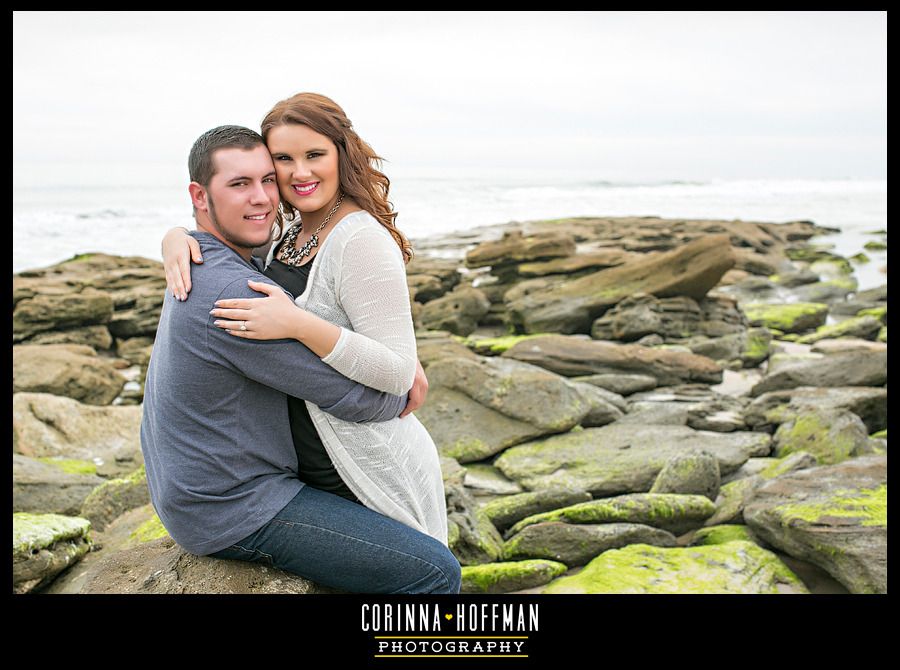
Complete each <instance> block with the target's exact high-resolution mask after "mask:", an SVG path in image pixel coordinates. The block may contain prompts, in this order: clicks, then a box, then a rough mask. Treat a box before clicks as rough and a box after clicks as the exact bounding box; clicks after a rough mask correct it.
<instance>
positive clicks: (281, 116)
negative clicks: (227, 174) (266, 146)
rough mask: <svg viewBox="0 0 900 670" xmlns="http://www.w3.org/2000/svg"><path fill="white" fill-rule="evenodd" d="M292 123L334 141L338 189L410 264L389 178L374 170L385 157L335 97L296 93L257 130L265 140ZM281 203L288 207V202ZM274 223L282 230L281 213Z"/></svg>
mask: <svg viewBox="0 0 900 670" xmlns="http://www.w3.org/2000/svg"><path fill="white" fill-rule="evenodd" d="M292 123H294V124H300V125H304V126H309V127H310V128H312V129H313V130H314V131H315V132H317V133H319V134H320V135H325V136H326V137H327V138H328V139H330V140H331V141H332V142H334V145H335V146H336V147H337V151H338V174H339V175H340V181H341V189H342V190H343V192H344V193H345V194H346V195H348V196H350V197H351V198H353V199H354V200H355V201H356V203H357V204H358V205H359V206H360V207H362V208H363V209H364V210H366V211H367V212H369V213H370V214H371V215H372V216H374V217H375V218H376V219H378V221H379V222H380V223H381V225H382V226H384V227H385V228H387V231H388V232H389V233H390V234H391V237H393V238H394V241H395V242H396V243H397V245H398V246H399V247H400V251H401V252H403V259H404V260H405V261H406V262H407V263H409V261H410V259H411V258H412V255H413V252H412V245H411V244H410V243H409V240H408V239H407V238H406V236H405V235H404V234H403V233H401V232H400V231H399V230H398V229H397V225H396V224H395V223H394V219H395V218H397V212H395V211H394V206H393V204H391V202H390V201H388V190H389V189H390V186H391V180H390V179H388V178H387V175H385V174H384V173H383V172H381V171H380V170H379V169H377V168H379V167H381V165H382V161H383V160H384V159H382V158H381V157H380V156H378V155H377V154H376V153H375V151H374V150H373V149H372V147H370V146H369V145H368V144H367V143H366V142H364V141H363V140H362V139H361V138H360V136H359V135H357V134H356V131H355V130H353V125H352V124H351V123H350V120H349V119H348V118H347V115H346V114H345V113H344V110H343V109H341V108H340V106H339V105H338V104H337V103H336V102H335V101H334V100H332V99H330V98H326V97H325V96H324V95H319V94H318V93H298V94H297V95H294V96H291V97H290V98H287V99H286V100H282V101H281V102H279V103H277V104H276V105H275V106H274V107H273V108H272V109H271V111H270V112H269V113H268V114H266V117H265V118H264V119H263V122H262V128H261V130H260V132H261V134H262V136H263V139H265V140H266V141H267V142H268V139H269V131H270V130H272V128H275V127H276V126H283V125H286V124H292ZM376 166H377V167H376ZM284 204H285V205H286V206H288V207H290V205H289V204H288V203H284ZM277 223H278V225H279V226H281V229H282V231H283V230H284V222H283V221H282V220H281V213H280V212H279V214H278V220H277Z"/></svg>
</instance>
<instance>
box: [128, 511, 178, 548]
mask: <svg viewBox="0 0 900 670" xmlns="http://www.w3.org/2000/svg"><path fill="white" fill-rule="evenodd" d="M168 535H169V531H167V530H166V527H165V526H163V524H162V521H160V519H159V517H158V516H157V515H156V514H154V515H153V516H152V517H151V518H150V519H148V520H147V521H145V522H144V523H142V524H141V525H140V526H138V527H137V528H135V529H134V530H133V531H132V532H131V535H129V539H130V540H133V541H135V542H152V541H153V540H158V539H159V538H161V537H168Z"/></svg>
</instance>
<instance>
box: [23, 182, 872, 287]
mask: <svg viewBox="0 0 900 670" xmlns="http://www.w3.org/2000/svg"><path fill="white" fill-rule="evenodd" d="M390 199H391V201H392V202H393V203H394V207H395V209H396V210H397V211H398V212H399V216H398V218H397V225H398V226H399V227H400V229H401V230H402V231H403V232H404V233H405V234H406V235H407V236H408V237H410V238H411V239H412V240H413V242H415V240H416V239H421V238H425V237H428V236H431V235H436V234H445V233H451V232H454V231H462V230H468V229H471V228H474V227H478V226H484V225H490V224H497V223H506V222H508V221H527V220H535V219H547V218H554V219H555V218H564V217H570V216H662V217H679V218H704V219H743V220H747V221H772V222H785V221H794V220H799V219H803V220H810V221H813V222H815V223H816V224H818V225H821V226H827V227H829V228H838V229H839V230H840V232H839V233H836V234H831V235H827V236H822V237H820V238H816V240H815V241H816V243H818V244H823V245H830V248H831V249H832V250H833V251H834V252H835V253H838V254H841V255H843V256H852V255H854V254H857V253H859V252H861V251H865V253H866V255H867V256H869V258H870V259H871V260H870V262H869V263H864V264H856V263H855V264H854V268H855V273H856V278H857V280H858V281H859V286H860V289H865V288H872V287H874V286H880V285H881V284H884V283H886V281H887V275H886V265H887V254H886V252H884V251H867V250H864V249H863V245H864V244H865V243H866V242H867V241H870V240H885V241H886V235H883V234H872V232H873V231H886V230H887V181H886V180H862V179H846V180H743V181H735V180H710V181H658V182H647V183H641V182H609V181H600V180H591V179H577V178H567V179H563V178H558V179H555V180H553V179H551V180H549V181H548V180H547V179H545V178H542V179H541V180H537V179H535V180H529V179H524V178H515V179H513V178H510V179H506V180H504V179H492V180H487V179H480V180H475V179H438V178H429V179H423V178H398V177H393V178H392V186H391V194H390ZM172 226H185V227H187V228H192V227H193V219H192V218H191V206H190V201H189V199H188V195H187V186H186V185H184V186H178V187H174V186H165V187H160V186H156V187H154V186H149V187H148V186H146V185H141V186H115V187H98V186H92V187H83V186H82V187H53V188H47V187H17V186H14V188H13V272H20V271H22V270H25V269H28V268H37V267H43V266H46V265H50V264H53V263H57V262H59V261H62V260H65V259H67V258H70V257H72V256H73V255H75V254H79V253H88V252H106V253H111V254H121V255H136V256H146V257H148V258H154V259H159V258H160V252H159V247H160V240H161V239H162V236H163V234H164V233H165V231H166V230H168V229H169V228H171V227H172Z"/></svg>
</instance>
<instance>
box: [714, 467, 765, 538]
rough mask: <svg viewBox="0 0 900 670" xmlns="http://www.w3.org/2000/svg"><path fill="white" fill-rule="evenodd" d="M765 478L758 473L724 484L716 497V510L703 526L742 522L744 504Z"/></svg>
mask: <svg viewBox="0 0 900 670" xmlns="http://www.w3.org/2000/svg"><path fill="white" fill-rule="evenodd" d="M764 481H765V480H764V479H763V478H762V477H761V476H759V475H751V476H749V477H744V478H743V479H736V480H735V481H733V482H728V483H727V484H724V485H723V486H722V487H721V488H720V489H719V497H718V498H716V511H715V513H714V514H712V515H710V517H709V518H708V519H707V520H706V523H705V524H704V525H705V526H719V525H722V524H732V523H743V522H744V506H745V505H746V504H747V503H748V502H749V501H750V500H751V499H752V498H753V492H754V491H755V490H756V489H757V488H758V487H759V486H761V485H762V484H763V482H764Z"/></svg>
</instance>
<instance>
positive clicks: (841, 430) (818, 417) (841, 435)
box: [774, 410, 870, 465]
mask: <svg viewBox="0 0 900 670" xmlns="http://www.w3.org/2000/svg"><path fill="white" fill-rule="evenodd" d="M774 445H775V455H776V456H778V457H782V456H787V455H788V454H791V453H794V452H796V451H806V452H809V453H810V454H812V455H813V456H814V457H815V458H816V461H817V462H818V463H819V465H833V464H835V463H840V462H841V461H845V460H847V459H848V458H850V457H852V456H860V455H863V454H867V453H870V444H869V435H868V431H867V430H866V426H865V424H864V423H863V422H862V419H860V418H859V417H858V416H857V415H856V414H854V413H853V412H849V411H847V410H839V411H838V412H822V411H818V410H814V411H807V412H802V413H800V414H798V415H797V416H796V417H795V418H794V419H792V420H790V421H787V422H785V423H783V424H781V425H780V426H779V427H778V430H776V431H775V437H774Z"/></svg>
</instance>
